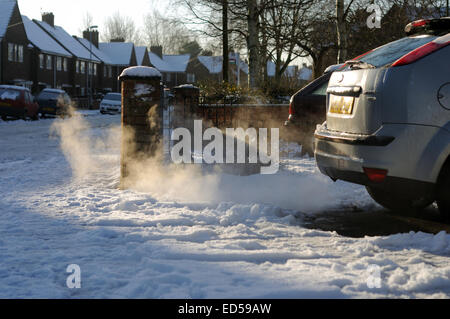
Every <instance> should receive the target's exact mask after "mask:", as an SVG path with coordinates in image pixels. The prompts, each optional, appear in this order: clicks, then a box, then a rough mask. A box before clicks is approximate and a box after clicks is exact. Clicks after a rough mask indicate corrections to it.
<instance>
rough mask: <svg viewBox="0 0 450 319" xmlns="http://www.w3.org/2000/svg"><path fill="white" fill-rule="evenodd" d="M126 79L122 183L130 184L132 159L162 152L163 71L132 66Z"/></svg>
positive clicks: (144, 158) (123, 97) (123, 93)
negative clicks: (128, 181) (128, 178)
mask: <svg viewBox="0 0 450 319" xmlns="http://www.w3.org/2000/svg"><path fill="white" fill-rule="evenodd" d="M119 80H120V81H121V83H122V152H121V187H122V188H126V187H127V182H126V179H127V177H129V175H130V173H131V172H130V167H131V163H132V162H136V161H140V160H146V159H149V158H152V157H156V156H159V155H162V152H161V150H162V127H163V126H162V105H161V100H162V99H161V97H162V89H161V74H160V73H159V71H158V70H156V69H154V68H150V67H131V68H128V69H125V70H124V71H123V72H122V74H121V75H120V77H119Z"/></svg>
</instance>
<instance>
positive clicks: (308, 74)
mask: <svg viewBox="0 0 450 319" xmlns="http://www.w3.org/2000/svg"><path fill="white" fill-rule="evenodd" d="M298 77H299V79H300V80H304V81H309V80H311V78H312V70H311V69H310V68H302V69H300V73H299V75H298Z"/></svg>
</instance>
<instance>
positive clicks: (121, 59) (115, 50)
mask: <svg viewBox="0 0 450 319" xmlns="http://www.w3.org/2000/svg"><path fill="white" fill-rule="evenodd" d="M133 47H134V44H133V43H130V42H109V43H106V42H103V43H99V49H100V51H102V52H103V53H104V54H106V55H107V56H109V58H110V59H111V64H113V65H126V66H128V65H130V60H131V54H132V53H133Z"/></svg>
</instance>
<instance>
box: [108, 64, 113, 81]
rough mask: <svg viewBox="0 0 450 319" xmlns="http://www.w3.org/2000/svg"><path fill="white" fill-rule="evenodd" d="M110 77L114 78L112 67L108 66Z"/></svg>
mask: <svg viewBox="0 0 450 319" xmlns="http://www.w3.org/2000/svg"><path fill="white" fill-rule="evenodd" d="M108 71H109V77H110V78H112V66H108Z"/></svg>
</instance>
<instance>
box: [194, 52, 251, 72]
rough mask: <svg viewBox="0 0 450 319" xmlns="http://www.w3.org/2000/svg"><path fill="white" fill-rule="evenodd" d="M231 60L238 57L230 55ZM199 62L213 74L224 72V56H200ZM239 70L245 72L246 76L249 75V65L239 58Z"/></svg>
mask: <svg viewBox="0 0 450 319" xmlns="http://www.w3.org/2000/svg"><path fill="white" fill-rule="evenodd" d="M230 58H231V59H237V58H236V56H235V55H234V54H233V53H230ZM198 60H199V61H200V63H201V64H203V65H204V66H205V67H206V68H207V69H208V71H209V73H211V74H217V73H221V72H222V63H223V58H222V56H199V57H198ZM239 60H240V63H239V68H240V69H241V71H243V72H244V73H245V74H248V65H247V63H245V62H244V61H242V59H241V58H239Z"/></svg>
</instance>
